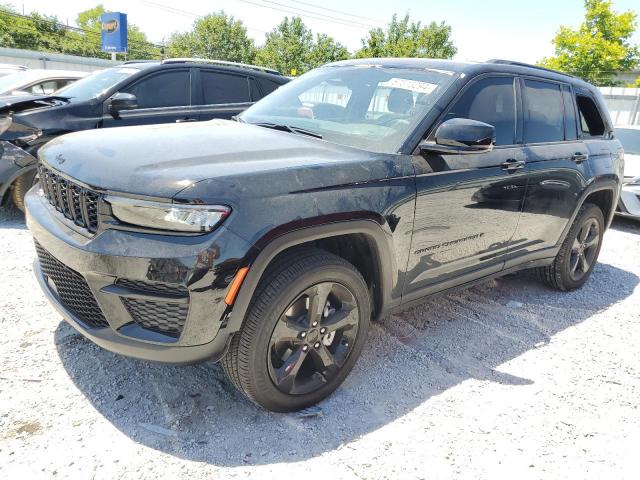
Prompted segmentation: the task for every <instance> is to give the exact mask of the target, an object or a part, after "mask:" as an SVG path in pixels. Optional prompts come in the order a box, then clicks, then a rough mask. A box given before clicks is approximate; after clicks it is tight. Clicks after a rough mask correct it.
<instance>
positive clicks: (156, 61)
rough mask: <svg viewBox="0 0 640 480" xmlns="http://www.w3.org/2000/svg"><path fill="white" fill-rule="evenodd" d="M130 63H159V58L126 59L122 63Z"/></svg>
mask: <svg viewBox="0 0 640 480" xmlns="http://www.w3.org/2000/svg"><path fill="white" fill-rule="evenodd" d="M132 63H160V60H127V61H126V62H122V65H130V64H132Z"/></svg>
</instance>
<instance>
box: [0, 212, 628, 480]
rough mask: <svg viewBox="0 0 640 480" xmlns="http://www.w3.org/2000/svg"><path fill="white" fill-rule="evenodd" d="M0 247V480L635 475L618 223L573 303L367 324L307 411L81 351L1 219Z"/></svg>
mask: <svg viewBox="0 0 640 480" xmlns="http://www.w3.org/2000/svg"><path fill="white" fill-rule="evenodd" d="M0 252H2V254H1V257H0V265H1V266H2V268H1V271H2V272H3V273H2V275H1V276H0V327H1V328H2V332H3V335H2V336H1V337H0V361H1V365H2V369H1V371H0V478H7V479H10V478H11V479H12V478H30V479H31V478H53V477H54V476H55V477H56V478H83V479H86V478H96V479H114V478H118V479H129V478H163V477H168V478H169V477H172V478H183V477H184V478H194V479H199V478H216V479H221V478H259V479H268V478H283V477H285V476H286V477H287V478H305V477H304V475H305V474H306V475H312V477H311V478H316V477H319V476H320V474H322V475H323V476H325V478H336V479H337V478H347V479H350V478H354V479H374V478H392V479H397V478H429V479H439V478H473V479H482V478H487V479H489V478H490V479H496V478H509V479H512V478H518V479H528V478H535V479H539V478H548V479H557V478H579V479H589V478H593V479H602V478H615V479H625V478H629V479H631V478H634V479H636V478H638V471H640V456H639V455H638V446H639V445H640V415H639V413H640V412H639V411H638V400H639V398H640V328H639V325H638V319H639V313H638V312H639V311H640V310H639V308H638V307H639V303H640V293H638V292H636V286H637V285H638V281H639V276H640V227H638V226H637V225H636V224H634V223H632V222H622V221H616V222H615V224H614V227H613V228H612V229H611V230H609V231H608V233H607V234H606V237H605V242H604V248H603V251H602V254H601V257H600V260H601V261H600V264H599V265H598V266H597V268H596V270H595V272H594V274H593V276H592V277H591V279H590V280H589V282H588V283H587V285H586V286H585V287H584V288H583V289H582V290H580V291H578V292H573V293H570V294H562V293H558V292H555V291H552V290H549V289H547V288H545V287H543V286H542V285H540V284H539V283H537V282H536V281H535V280H534V279H533V278H532V277H531V276H530V275H528V274H519V275H515V276H513V275H512V276H509V277H506V278H503V279H500V280H496V281H491V282H488V283H486V284H484V285H481V286H478V287H474V288H472V289H470V290H467V291H464V292H461V293H457V294H452V295H448V296H445V297H441V298H439V299H436V300H433V301H431V302H429V303H427V304H425V305H423V306H420V307H418V308H414V309H412V310H408V311H406V312H404V313H402V314H401V315H396V316H394V317H392V318H390V319H388V320H386V321H384V322H382V323H380V324H376V325H374V326H373V328H372V331H371V334H370V339H369V344H368V347H366V349H365V352H364V354H363V357H362V358H361V359H360V361H359V362H358V365H357V366H356V368H355V370H354V371H353V373H352V374H351V375H350V377H349V378H348V379H347V381H346V382H345V383H344V385H343V386H342V387H341V388H340V389H339V390H338V391H337V392H336V393H335V394H334V395H333V396H332V397H331V398H330V399H329V400H327V401H325V402H323V403H322V404H321V406H320V408H319V409H318V410H317V411H315V412H311V413H315V416H311V417H302V416H300V415H282V414H273V413H269V412H266V411H263V410H260V409H258V408H256V407H254V406H252V405H251V404H249V403H248V402H247V401H245V400H244V399H243V398H242V397H241V396H240V395H239V394H237V393H236V392H235V391H234V390H233V388H232V387H231V386H230V385H229V384H228V383H227V382H226V381H225V379H224V375H223V373H222V371H221V369H220V368H219V367H218V366H216V365H214V364H202V365H196V366H190V367H170V366H164V365H156V364H150V363H145V362H141V361H136V360H130V359H126V358H123V357H119V356H117V355H114V354H111V353H109V352H107V351H104V350H102V349H100V348H99V347H96V346H94V345H93V344H91V343H90V342H88V341H86V340H84V339H83V337H81V336H80V335H78V334H77V333H75V331H74V330H73V329H72V328H71V327H69V326H68V325H66V324H65V323H64V322H62V321H61V318H60V316H59V315H58V314H56V313H55V311H54V310H53V308H52V307H50V306H49V305H48V304H47V302H46V301H45V299H44V297H43V295H42V294H41V293H40V291H39V289H38V286H37V284H36V281H35V279H34V277H33V274H32V271H31V264H32V261H33V257H34V249H33V245H32V242H31V238H30V234H29V232H28V230H26V228H25V226H24V221H23V219H22V217H21V216H20V215H19V214H18V213H17V212H15V211H8V212H7V211H4V212H2V213H0Z"/></svg>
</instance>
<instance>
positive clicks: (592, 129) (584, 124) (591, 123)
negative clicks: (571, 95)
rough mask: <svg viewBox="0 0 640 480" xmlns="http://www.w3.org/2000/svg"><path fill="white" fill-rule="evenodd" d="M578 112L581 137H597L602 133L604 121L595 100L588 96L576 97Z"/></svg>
mask: <svg viewBox="0 0 640 480" xmlns="http://www.w3.org/2000/svg"><path fill="white" fill-rule="evenodd" d="M576 101H577V103H578V111H579V112H580V128H581V130H582V136H583V137H597V136H600V135H603V134H604V122H603V121H602V117H601V116H600V112H598V108H597V107H596V104H595V102H594V101H593V99H591V98H590V97H586V96H583V95H578V96H577V97H576Z"/></svg>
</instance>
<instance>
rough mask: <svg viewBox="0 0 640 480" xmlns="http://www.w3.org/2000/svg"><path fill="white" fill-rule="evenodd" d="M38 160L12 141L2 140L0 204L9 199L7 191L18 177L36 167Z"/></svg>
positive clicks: (0, 149)
mask: <svg viewBox="0 0 640 480" xmlns="http://www.w3.org/2000/svg"><path fill="white" fill-rule="evenodd" d="M37 164H38V160H37V159H36V158H35V157H34V156H33V155H31V154H30V153H28V152H26V151H24V150H23V149H21V148H20V147H17V146H15V145H14V144H13V143H11V142H7V141H0V205H4V204H5V203H6V200H7V192H8V191H9V188H10V187H11V185H12V184H13V182H14V181H15V180H16V179H17V178H18V177H21V176H22V175H24V174H25V173H28V172H30V171H32V170H33V169H35V168H36V166H37Z"/></svg>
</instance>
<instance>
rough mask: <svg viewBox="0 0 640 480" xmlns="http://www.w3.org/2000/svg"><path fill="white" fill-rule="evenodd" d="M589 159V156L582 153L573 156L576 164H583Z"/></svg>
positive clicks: (572, 158)
mask: <svg viewBox="0 0 640 480" xmlns="http://www.w3.org/2000/svg"><path fill="white" fill-rule="evenodd" d="M588 158H589V155H587V154H586V153H582V152H576V153H574V154H573V155H572V156H571V160H573V161H574V162H576V163H582V162H584V161H585V160H586V159H588Z"/></svg>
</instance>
